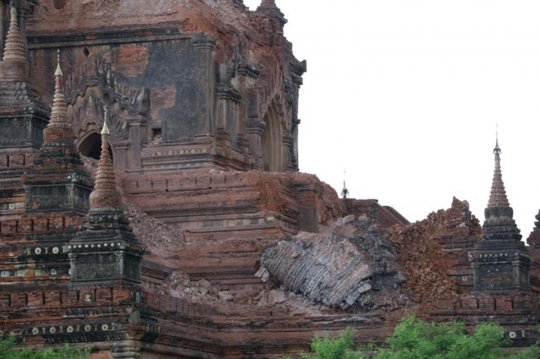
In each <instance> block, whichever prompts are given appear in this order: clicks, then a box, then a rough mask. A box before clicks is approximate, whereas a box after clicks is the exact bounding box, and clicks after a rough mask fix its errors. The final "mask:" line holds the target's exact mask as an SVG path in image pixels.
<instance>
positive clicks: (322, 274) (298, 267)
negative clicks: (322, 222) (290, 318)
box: [257, 216, 406, 309]
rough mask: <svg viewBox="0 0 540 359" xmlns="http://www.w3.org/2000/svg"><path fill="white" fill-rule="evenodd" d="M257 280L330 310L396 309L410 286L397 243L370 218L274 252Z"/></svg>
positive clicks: (300, 238) (342, 223) (305, 236)
mask: <svg viewBox="0 0 540 359" xmlns="http://www.w3.org/2000/svg"><path fill="white" fill-rule="evenodd" d="M257 275H258V276H259V277H261V279H262V280H263V281H267V280H269V279H272V280H274V281H277V282H279V283H282V284H283V285H284V286H285V287H286V288H287V289H288V290H290V291H292V292H295V293H302V294H303V295H305V296H306V297H308V298H310V299H311V300H313V301H315V302H319V303H323V304H325V305H327V306H329V307H341V308H343V309H346V308H350V307H360V308H363V309H376V308H380V307H390V308H392V307H396V306H398V302H399V301H400V300H402V299H406V296H405V295H404V294H403V293H402V292H401V291H400V290H399V289H400V286H401V284H402V283H403V282H404V281H405V277H404V275H403V271H402V269H401V267H400V265H399V264H398V260H397V254H396V253H395V251H394V250H393V248H392V245H391V243H390V242H389V241H388V240H387V239H386V238H385V236H384V235H383V234H382V233H381V231H380V230H379V228H378V227H377V225H375V224H374V223H373V222H372V221H371V220H370V219H368V218H367V217H366V216H361V217H360V218H359V219H358V220H355V217H354V216H348V217H345V218H343V219H340V220H338V221H337V222H336V224H335V226H332V227H329V228H327V229H326V230H324V231H322V232H321V233H317V234H315V233H305V232H302V233H300V234H298V235H297V236H295V237H294V238H292V239H290V240H285V241H281V242H279V243H277V244H275V245H272V246H270V247H268V248H267V249H266V250H265V251H264V253H263V255H262V258H261V269H260V270H259V271H258V273H257Z"/></svg>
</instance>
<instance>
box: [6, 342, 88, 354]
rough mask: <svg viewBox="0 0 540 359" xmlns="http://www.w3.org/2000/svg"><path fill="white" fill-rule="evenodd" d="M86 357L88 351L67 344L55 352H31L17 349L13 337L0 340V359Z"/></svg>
mask: <svg viewBox="0 0 540 359" xmlns="http://www.w3.org/2000/svg"><path fill="white" fill-rule="evenodd" d="M88 356H89V350H88V349H86V350H82V349H74V348H72V347H70V346H69V345H68V344H65V345H64V346H63V347H62V348H61V349H59V350H56V351H55V350H53V349H50V348H48V349H43V350H32V349H28V348H17V347H16V343H15V337H9V338H7V339H0V359H86V358H88Z"/></svg>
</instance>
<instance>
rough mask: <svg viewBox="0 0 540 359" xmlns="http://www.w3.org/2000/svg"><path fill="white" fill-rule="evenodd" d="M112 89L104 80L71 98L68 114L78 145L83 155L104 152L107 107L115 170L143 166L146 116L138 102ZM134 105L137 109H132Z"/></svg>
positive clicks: (92, 155) (93, 155) (88, 155)
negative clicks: (102, 135) (102, 148)
mask: <svg viewBox="0 0 540 359" xmlns="http://www.w3.org/2000/svg"><path fill="white" fill-rule="evenodd" d="M111 90H112V88H105V89H103V86H101V84H100V83H97V84H94V85H89V86H86V87H85V88H84V91H83V92H80V93H78V94H77V95H76V96H75V98H74V100H72V101H71V103H70V105H69V106H68V116H69V118H70V119H71V121H72V123H73V129H74V131H75V137H76V139H75V145H76V146H77V148H78V150H79V152H81V154H83V155H85V156H87V157H93V158H96V151H99V152H101V135H100V133H101V129H102V128H103V118H104V112H105V108H107V113H108V116H107V124H108V126H109V130H110V139H109V142H110V143H109V144H110V148H111V155H112V156H113V158H114V162H113V163H114V167H115V169H116V170H118V171H124V170H129V169H140V168H141V147H142V143H143V141H145V139H146V132H144V130H145V124H146V121H145V118H144V117H143V116H142V115H141V114H140V107H138V106H136V105H137V104H135V103H134V102H132V101H129V99H126V98H125V96H122V95H120V94H118V93H115V92H112V91H111ZM130 104H133V105H134V107H137V108H136V109H133V108H130ZM97 155H98V156H99V153H98V154H97Z"/></svg>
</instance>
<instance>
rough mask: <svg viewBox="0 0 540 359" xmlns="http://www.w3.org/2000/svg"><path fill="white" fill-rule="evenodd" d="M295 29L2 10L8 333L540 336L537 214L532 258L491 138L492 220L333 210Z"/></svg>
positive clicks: (156, 346) (127, 349)
mask: <svg viewBox="0 0 540 359" xmlns="http://www.w3.org/2000/svg"><path fill="white" fill-rule="evenodd" d="M286 23H287V20H286V18H285V15H284V14H283V13H282V12H281V11H280V9H279V8H278V7H277V6H276V4H275V2H274V0H262V2H261V5H260V6H259V7H258V8H257V9H256V10H255V11H250V10H249V9H248V8H247V7H246V6H245V5H244V4H243V2H242V0H221V1H214V0H163V1H156V2H151V3H149V2H147V1H143V0H129V1H126V0H88V1H75V0H18V1H15V0H11V1H7V0H3V1H1V2H0V24H1V26H0V34H1V36H0V41H1V43H0V45H1V46H0V48H1V49H3V52H2V61H0V336H7V335H14V336H16V337H17V338H18V340H19V341H20V342H21V343H25V344H26V345H28V346H32V347H36V348H42V347H50V346H52V347H54V346H60V345H63V343H66V342H67V343H70V344H71V345H73V346H76V347H90V348H92V356H93V357H94V358H148V359H157V358H162V359H164V358H212V359H213V358H280V357H283V356H285V355H287V354H292V353H296V352H298V351H301V350H307V349H308V344H309V341H310V339H311V338H312V337H313V336H314V335H324V334H336V333H338V332H339V331H341V330H343V329H344V328H345V327H351V328H353V330H354V333H355V341H357V342H358V343H367V342H371V341H374V342H382V341H383V340H384V338H385V337H386V336H387V335H388V334H390V333H391V332H392V330H393V328H394V327H395V325H396V323H397V321H398V320H399V319H400V318H401V317H403V316H404V315H406V314H411V313H412V314H416V315H418V316H420V317H422V318H425V319H429V320H436V321H447V320H462V321H464V322H465V323H467V324H468V325H474V324H477V323H479V322H484V321H493V322H498V323H500V324H502V325H503V326H504V327H505V330H506V334H505V335H507V336H508V337H510V338H511V339H512V345H513V347H521V346H528V345H531V344H533V343H535V342H536V341H537V340H538V339H539V338H538V334H537V331H536V330H537V323H538V321H539V319H540V318H539V314H540V313H539V311H538V307H539V306H538V300H539V294H540V215H538V216H537V217H536V218H537V219H538V220H539V222H536V228H535V230H534V231H533V233H532V234H531V235H530V237H529V238H528V240H527V243H528V244H529V246H525V244H524V243H523V242H522V241H521V239H522V236H521V234H520V231H519V229H518V228H517V226H516V224H515V222H514V220H513V210H512V208H511V206H510V203H509V200H508V197H507V195H506V191H505V188H504V183H503V180H502V169H501V152H502V151H501V148H500V147H499V144H498V141H497V144H496V146H495V150H494V154H495V167H494V168H495V169H494V176H493V182H492V188H491V196H490V200H489V203H488V205H487V208H486V210H485V218H486V220H485V222H484V224H483V226H480V223H479V221H478V219H476V217H474V215H472V213H471V212H470V211H469V208H468V204H467V202H466V201H460V200H458V199H454V200H453V202H452V206H451V208H449V209H448V210H445V211H443V210H440V211H438V212H434V213H432V214H430V216H428V218H427V219H426V220H424V221H420V222H416V223H412V224H411V223H409V222H408V221H407V219H405V218H404V217H403V216H402V215H401V214H400V213H399V212H398V211H396V210H395V209H393V208H392V207H389V206H382V205H380V204H379V203H378V201H377V200H374V199H352V198H343V199H340V198H339V197H338V195H337V194H336V192H335V191H334V190H333V189H332V188H330V187H329V186H328V185H326V184H325V183H323V182H321V181H319V180H318V178H317V177H316V176H314V175H308V174H303V173H301V172H299V153H298V136H299V125H300V120H299V119H298V116H297V115H298V98H299V90H300V87H301V85H302V75H303V74H304V73H305V71H306V70H307V66H306V62H305V61H299V60H298V59H296V57H295V56H294V54H293V52H292V44H291V43H290V42H289V41H287V39H286V38H285V36H284V28H285V25H286ZM487 191H488V189H487V188H486V192H487ZM344 193H345V196H344V197H346V194H347V193H346V192H345V191H344ZM531 220H532V215H531Z"/></svg>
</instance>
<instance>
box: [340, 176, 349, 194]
mask: <svg viewBox="0 0 540 359" xmlns="http://www.w3.org/2000/svg"><path fill="white" fill-rule="evenodd" d="M348 195H349V190H348V189H347V185H346V184H345V169H343V189H342V190H341V196H342V197H343V199H347V196H348Z"/></svg>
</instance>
